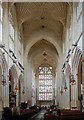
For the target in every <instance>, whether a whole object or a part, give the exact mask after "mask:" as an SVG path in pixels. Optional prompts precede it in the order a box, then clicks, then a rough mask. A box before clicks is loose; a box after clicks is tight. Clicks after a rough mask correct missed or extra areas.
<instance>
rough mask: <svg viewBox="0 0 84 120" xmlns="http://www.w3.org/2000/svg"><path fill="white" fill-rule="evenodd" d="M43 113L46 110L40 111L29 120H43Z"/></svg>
mask: <svg viewBox="0 0 84 120" xmlns="http://www.w3.org/2000/svg"><path fill="white" fill-rule="evenodd" d="M45 112H46V110H41V111H40V112H39V113H38V114H37V115H35V116H33V117H32V118H31V119H30V120H43V118H44V114H45ZM28 120H29V119H28Z"/></svg>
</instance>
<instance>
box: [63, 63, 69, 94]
mask: <svg viewBox="0 0 84 120" xmlns="http://www.w3.org/2000/svg"><path fill="white" fill-rule="evenodd" d="M64 90H65V92H66V91H67V90H68V89H67V86H66V61H65V85H64Z"/></svg>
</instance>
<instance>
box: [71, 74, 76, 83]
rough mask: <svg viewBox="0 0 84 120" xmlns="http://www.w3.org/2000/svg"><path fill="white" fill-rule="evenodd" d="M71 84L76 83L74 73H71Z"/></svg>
mask: <svg viewBox="0 0 84 120" xmlns="http://www.w3.org/2000/svg"><path fill="white" fill-rule="evenodd" d="M70 85H76V81H75V79H74V75H73V74H72V75H71V80H70Z"/></svg>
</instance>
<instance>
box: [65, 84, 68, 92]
mask: <svg viewBox="0 0 84 120" xmlns="http://www.w3.org/2000/svg"><path fill="white" fill-rule="evenodd" d="M64 90H65V92H66V91H68V89H67V86H66V83H65V86H64Z"/></svg>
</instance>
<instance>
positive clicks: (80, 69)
mask: <svg viewBox="0 0 84 120" xmlns="http://www.w3.org/2000/svg"><path fill="white" fill-rule="evenodd" d="M81 91H82V56H81V58H80V61H79V65H78V109H79V110H81V106H82V103H81V102H82V93H81Z"/></svg>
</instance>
